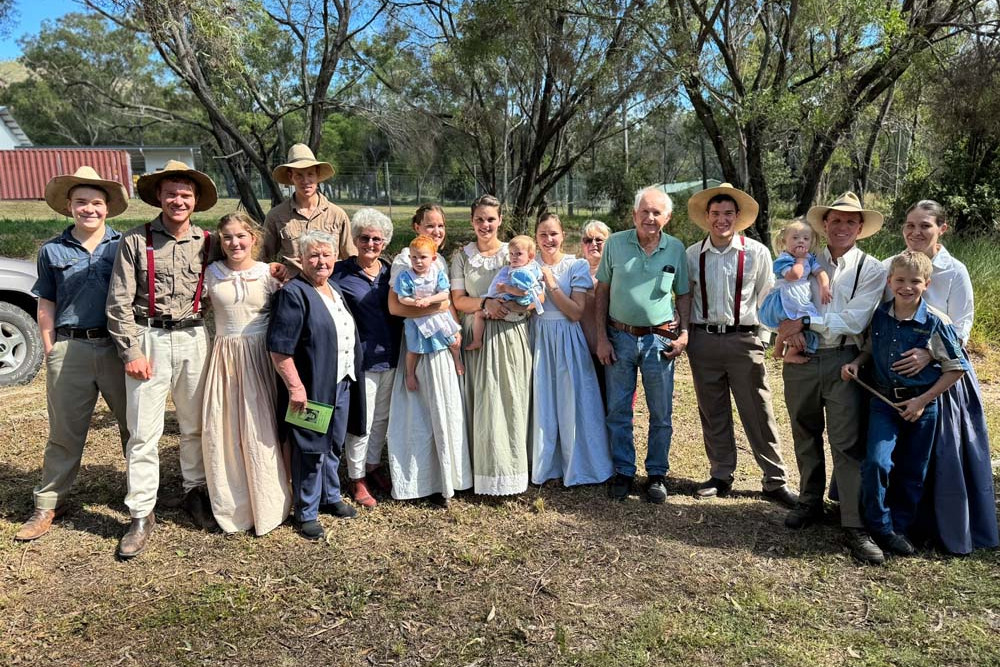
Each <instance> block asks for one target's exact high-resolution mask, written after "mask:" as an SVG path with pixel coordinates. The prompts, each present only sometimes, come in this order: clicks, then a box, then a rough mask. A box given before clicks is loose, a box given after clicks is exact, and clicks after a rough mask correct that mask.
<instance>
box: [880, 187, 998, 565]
mask: <svg viewBox="0 0 1000 667" xmlns="http://www.w3.org/2000/svg"><path fill="white" fill-rule="evenodd" d="M947 230H948V224H947V222H946V221H945V215H944V209H943V208H942V206H941V205H940V204H938V203H937V202H934V201H931V200H924V201H920V202H917V203H916V204H914V205H913V206H911V207H910V209H909V210H908V211H907V212H906V221H905V222H904V223H903V240H905V241H906V247H907V249H908V250H915V251H917V252H923V253H925V254H926V255H927V256H928V257H930V258H931V263H932V265H933V267H934V271H933V273H932V274H931V281H930V283H929V284H928V286H927V291H926V292H925V293H924V299H925V300H926V301H927V303H928V304H929V305H930V306H932V307H934V308H936V309H938V310H940V311H942V312H944V313H946V314H947V315H948V317H949V318H950V319H951V321H952V325H953V326H954V327H955V332H956V333H957V334H958V337H959V340H961V342H962V346H963V347H964V346H965V345H966V343H967V342H968V340H969V334H970V332H971V331H972V322H973V317H974V316H975V308H974V306H973V294H972V281H971V280H970V278H969V272H968V270H967V269H966V268H965V265H964V264H962V263H961V262H960V261H958V260H957V259H955V258H954V257H952V256H951V254H950V253H949V252H948V251H947V249H945V247H944V245H942V244H941V241H940V239H941V235H942V234H944V233H945V232H946V231H947ZM891 261H892V258H891V257H890V258H889V259H887V260H885V263H887V264H888V263H889V262H891ZM907 356H908V357H909V358H904V359H903V360H901V361H899V362H897V363H898V364H904V365H907V367H906V368H900V369H897V370H898V371H899V372H901V373H904V374H909V373H910V372H912V373H917V372H919V371H920V368H922V367H923V366H924V365H926V363H927V362H928V361H929V354H927V352H926V350H911V351H910V353H908V355H907ZM966 356H967V357H968V355H966ZM970 368H972V367H971V364H970ZM925 484H926V489H925V492H924V498H923V501H922V503H921V516H920V518H919V519H918V521H919V525H918V527H917V531H916V532H917V533H918V534H919V533H920V531H921V529H922V530H923V532H924V533H925V534H926V536H928V537H931V538H932V539H935V540H937V541H939V542H940V544H941V546H943V547H944V549H945V550H946V551H948V552H950V553H954V554H967V553H970V552H972V551H973V550H974V549H981V548H986V547H996V546H997V545H998V544H1000V539H998V534H997V513H996V501H995V498H994V492H993V469H992V464H991V460H990V442H989V433H988V431H987V428H986V415H985V412H984V411H983V399H982V394H981V393H980V390H979V380H978V378H976V373H975V370H974V369H972V370H970V371H969V372H967V373H966V374H965V375H964V376H963V377H962V379H961V380H959V381H958V382H957V383H955V384H954V385H953V386H952V387H951V389H949V390H948V391H946V392H945V393H943V394H941V396H940V398H939V408H938V422H937V430H936V432H935V438H934V451H933V454H932V456H931V465H930V468H929V469H928V472H927V481H926V483H925Z"/></svg>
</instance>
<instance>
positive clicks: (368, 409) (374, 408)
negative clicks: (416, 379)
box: [344, 368, 396, 479]
mask: <svg viewBox="0 0 1000 667" xmlns="http://www.w3.org/2000/svg"><path fill="white" fill-rule="evenodd" d="M395 378H396V369H395V368H390V369H389V370H387V371H379V372H372V371H365V432H366V433H368V435H364V436H361V437H360V438H359V437H358V436H356V435H351V434H350V433H348V434H347V439H346V440H345V441H344V459H345V460H346V461H347V476H348V477H350V478H351V479H361V478H362V477H364V476H365V464H366V463H368V464H370V465H378V463H379V462H380V461H381V460H382V449H383V448H384V447H385V432H386V431H387V430H388V429H389V400H390V399H391V398H392V382H393V380H394V379H395Z"/></svg>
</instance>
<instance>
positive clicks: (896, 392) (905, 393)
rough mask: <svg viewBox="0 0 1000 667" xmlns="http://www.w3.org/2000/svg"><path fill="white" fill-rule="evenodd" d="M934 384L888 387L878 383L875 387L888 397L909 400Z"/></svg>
mask: <svg viewBox="0 0 1000 667" xmlns="http://www.w3.org/2000/svg"><path fill="white" fill-rule="evenodd" d="M932 386H934V385H932V384H924V385H920V386H919V387H886V386H884V385H876V386H875V388H876V389H878V393H880V394H882V395H883V396H885V397H886V398H889V399H892V400H895V401H908V400H910V399H911V398H916V397H917V396H920V395H921V394H923V393H924V392H925V391H927V390H928V389H930V388H931V387H932Z"/></svg>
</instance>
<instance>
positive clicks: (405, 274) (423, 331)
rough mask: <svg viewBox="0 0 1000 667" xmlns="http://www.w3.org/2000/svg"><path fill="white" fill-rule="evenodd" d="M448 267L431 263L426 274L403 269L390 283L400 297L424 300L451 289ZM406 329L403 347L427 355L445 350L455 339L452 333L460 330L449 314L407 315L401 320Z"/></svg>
mask: <svg viewBox="0 0 1000 667" xmlns="http://www.w3.org/2000/svg"><path fill="white" fill-rule="evenodd" d="M446 274H447V270H442V269H440V268H439V267H438V266H437V265H435V266H432V267H431V268H430V270H428V272H427V274H425V275H423V276H419V275H417V274H415V273H414V272H413V269H405V270H403V271H402V272H401V273H400V274H399V275H398V276H397V277H396V280H395V282H394V283H393V289H394V290H395V291H396V294H397V295H399V296H401V297H409V298H417V299H423V298H427V297H429V296H434V295H435V294H440V293H441V292H445V293H447V292H448V290H449V289H451V283H449V282H448V276H447V275H446ZM403 328H404V331H405V332H406V349H407V350H408V351H410V352H416V353H417V354H430V353H431V352H437V351H438V350H444V349H445V348H447V347H448V346H449V345H451V344H452V343H454V342H455V334H457V333H458V332H459V331H461V330H462V328H461V327H460V326H459V325H458V322H456V321H455V319H454V318H453V317H452V316H451V313H435V314H434V315H424V316H423V317H415V318H412V317H408V318H406V321H405V322H404V323H403Z"/></svg>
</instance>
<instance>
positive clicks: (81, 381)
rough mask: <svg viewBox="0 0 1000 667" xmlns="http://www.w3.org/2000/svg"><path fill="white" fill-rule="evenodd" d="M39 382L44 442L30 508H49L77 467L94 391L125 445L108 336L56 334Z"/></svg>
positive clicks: (118, 372)
mask: <svg viewBox="0 0 1000 667" xmlns="http://www.w3.org/2000/svg"><path fill="white" fill-rule="evenodd" d="M45 382H46V397H47V402H48V411H49V441H48V443H46V445H45V459H44V462H43V463H42V481H41V483H40V484H39V485H38V486H37V487H35V507H37V508H39V509H46V510H51V509H55V508H56V507H58V506H59V505H61V504H62V503H63V502H64V500H65V498H66V496H67V494H68V493H69V490H70V488H71V487H72V486H73V481H74V480H75V479H76V475H77V473H78V472H79V470H80V460H81V458H82V457H83V447H84V445H85V444H86V442H87V432H88V431H89V430H90V420H91V417H92V416H93V414H94V406H95V405H97V396H98V394H100V395H101V396H103V397H104V400H105V401H106V402H107V404H108V407H110V408H111V412H112V413H113V414H114V416H115V420H116V421H117V422H118V430H119V433H120V435H121V439H122V449H124V448H125V443H126V442H128V430H127V429H126V417H125V368H124V365H123V364H122V362H121V359H119V358H118V352H117V350H116V349H115V346H114V343H112V341H111V339H110V338H100V339H91V340H86V339H75V338H67V337H65V336H59V337H58V338H57V339H56V343H55V345H53V347H52V351H51V352H50V353H49V355H48V357H46V359H45Z"/></svg>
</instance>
